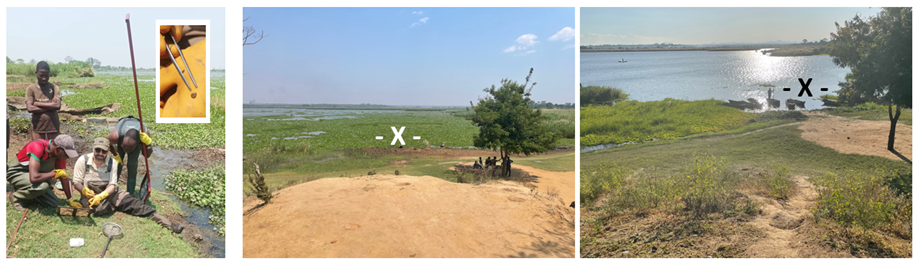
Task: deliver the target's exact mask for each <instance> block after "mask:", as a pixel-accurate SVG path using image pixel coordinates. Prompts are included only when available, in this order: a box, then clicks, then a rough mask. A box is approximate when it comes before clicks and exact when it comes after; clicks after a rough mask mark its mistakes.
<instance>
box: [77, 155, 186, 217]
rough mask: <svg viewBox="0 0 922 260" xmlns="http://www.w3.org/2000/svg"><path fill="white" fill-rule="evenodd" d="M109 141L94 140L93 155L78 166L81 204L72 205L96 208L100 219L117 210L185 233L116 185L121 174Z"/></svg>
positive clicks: (80, 161)
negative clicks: (114, 169)
mask: <svg viewBox="0 0 922 260" xmlns="http://www.w3.org/2000/svg"><path fill="white" fill-rule="evenodd" d="M109 146H110V145H109V140H108V139H106V138H103V137H98V138H96V140H94V141H93V152H92V153H88V154H86V155H83V156H80V158H79V159H77V163H75V164H74V188H75V189H77V190H78V191H80V194H82V195H83V196H81V197H82V198H81V199H80V203H76V202H72V203H71V205H72V206H74V207H84V206H88V207H91V208H95V209H96V213H94V215H96V216H105V215H109V214H112V213H115V211H118V212H122V213H125V214H128V215H132V216H138V217H146V218H150V219H151V220H153V221H154V222H157V223H158V224H160V225H161V226H163V227H165V228H168V229H170V230H172V231H173V232H174V233H177V234H179V233H182V230H183V227H182V225H180V224H179V223H173V222H172V221H170V220H169V219H167V218H166V217H164V216H162V215H160V214H157V210H155V209H154V208H152V207H151V206H148V205H146V204H144V202H142V201H141V200H139V199H136V198H135V197H132V196H131V195H129V194H128V192H125V191H123V190H121V189H119V188H118V186H116V184H117V183H118V175H117V174H116V171H113V169H112V166H113V164H114V163H112V162H114V161H115V160H114V159H113V158H112V157H109Z"/></svg>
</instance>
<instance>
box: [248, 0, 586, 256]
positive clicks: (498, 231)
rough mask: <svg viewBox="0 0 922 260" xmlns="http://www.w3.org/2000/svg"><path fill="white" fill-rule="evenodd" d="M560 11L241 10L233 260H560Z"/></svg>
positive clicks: (571, 49) (567, 22)
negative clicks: (239, 258) (238, 195)
mask: <svg viewBox="0 0 922 260" xmlns="http://www.w3.org/2000/svg"><path fill="white" fill-rule="evenodd" d="M575 11H576V10H575V9H573V8H244V10H243V14H244V23H243V24H244V31H243V45H244V47H243V50H244V63H243V64H244V78H243V84H244V85H243V95H244V96H245V97H246V99H247V100H248V101H247V103H246V104H244V105H243V115H242V116H243V135H242V136H240V137H239V138H242V139H243V157H244V160H243V162H242V163H243V167H242V168H243V171H244V176H241V177H238V178H240V179H241V180H242V181H243V182H244V187H245V188H244V190H243V191H242V192H243V193H244V194H245V197H244V200H243V210H244V212H243V256H244V257H246V258H281V257H286V258H437V257H447V258H474V257H480V258H499V257H524V258H573V257H574V256H575V255H576V248H575V244H576V238H575V227H576V224H575V222H574V220H575V218H576V209H575V200H576V172H575V168H576V151H575V146H576V139H575V133H576V125H575V121H576V120H575V119H576V111H575V109H574V103H575V99H576V97H575V96H576V95H575V91H574V90H575V88H574V82H575V79H576V64H575V63H576V49H575V47H576V46H575V41H576V40H575V36H576V35H575V30H574V28H575V22H576V21H575V16H576V12H575ZM343 17H349V19H346V20H344V19H343ZM509 17H515V19H509ZM292 32H303V33H292ZM280 241H284V242H280Z"/></svg>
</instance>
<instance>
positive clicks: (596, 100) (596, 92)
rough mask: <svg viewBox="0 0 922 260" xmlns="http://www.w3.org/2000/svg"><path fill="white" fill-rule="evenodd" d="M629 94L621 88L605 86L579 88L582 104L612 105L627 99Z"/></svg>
mask: <svg viewBox="0 0 922 260" xmlns="http://www.w3.org/2000/svg"><path fill="white" fill-rule="evenodd" d="M627 97H628V94H627V93H624V91H622V90H621V89H618V88H614V87H603V86H586V87H580V88H579V101H580V106H588V105H603V106H607V105H611V104H613V103H618V102H621V101H624V100H627Z"/></svg>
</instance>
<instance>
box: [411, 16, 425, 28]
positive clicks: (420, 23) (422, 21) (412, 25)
mask: <svg viewBox="0 0 922 260" xmlns="http://www.w3.org/2000/svg"><path fill="white" fill-rule="evenodd" d="M426 22H429V17H428V16H427V17H423V19H419V21H417V22H415V23H413V24H411V25H410V28H413V27H416V26H419V25H422V24H424V23H426Z"/></svg>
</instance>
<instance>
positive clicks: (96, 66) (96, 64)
mask: <svg viewBox="0 0 922 260" xmlns="http://www.w3.org/2000/svg"><path fill="white" fill-rule="evenodd" d="M86 63H89V64H90V65H91V66H93V68H94V69H99V67H100V66H102V62H101V61H99V60H97V59H94V58H93V57H89V58H86Z"/></svg>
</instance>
